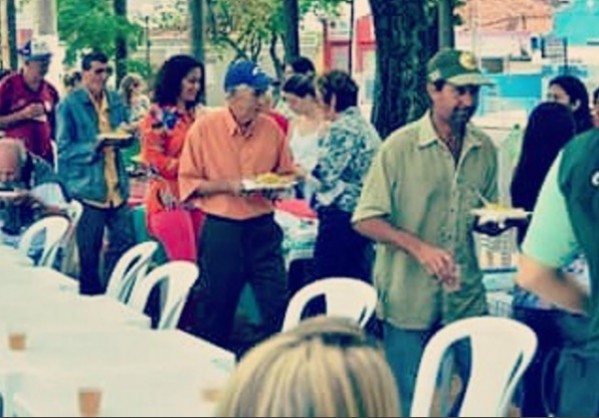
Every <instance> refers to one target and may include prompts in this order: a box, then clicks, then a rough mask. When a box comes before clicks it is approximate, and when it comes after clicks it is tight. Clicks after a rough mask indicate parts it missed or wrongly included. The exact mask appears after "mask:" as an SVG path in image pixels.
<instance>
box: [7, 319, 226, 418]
mask: <svg viewBox="0 0 599 418" xmlns="http://www.w3.org/2000/svg"><path fill="white" fill-rule="evenodd" d="M234 362H235V359H234V355H233V354H232V353H230V352H228V351H226V350H223V349H221V348H219V347H217V346H214V345H212V344H210V343H208V342H205V341H203V340H200V339H198V338H195V337H193V336H191V335H189V334H186V333H184V332H182V331H176V330H170V331H152V330H142V329H134V328H131V329H126V328H121V329H114V330H106V331H94V332H81V333H77V332H37V333H34V334H32V335H31V336H28V346H27V349H26V350H25V351H23V352H16V353H15V352H7V351H4V352H3V353H2V354H0V377H4V380H5V385H4V392H3V395H4V396H5V401H6V402H5V404H6V407H7V410H6V411H5V412H6V413H8V414H13V413H14V412H13V402H12V401H13V400H14V394H15V393H16V392H20V393H21V395H20V399H21V404H20V405H21V407H26V409H28V410H29V411H30V412H29V414H32V415H35V416H76V413H77V409H76V407H77V405H76V403H75V402H74V401H75V400H76V396H75V395H76V388H77V387H78V386H81V385H84V386H100V387H102V388H103V390H105V391H106V399H105V400H106V404H105V405H106V408H107V410H106V411H104V412H103V414H104V415H107V416H127V415H128V416H146V415H147V414H149V413H152V412H151V411H155V412H154V413H153V414H154V415H148V416H169V415H170V416H172V414H168V413H167V412H168V409H166V408H167V406H169V407H172V408H175V409H174V410H173V412H174V413H176V414H181V416H193V414H196V416H197V414H198V413H200V412H198V411H201V410H202V409H201V408H200V407H201V406H202V405H204V410H211V408H212V405H206V402H205V401H203V400H202V399H201V398H200V395H199V394H200V393H201V389H202V386H203V385H205V384H213V383H216V384H219V385H222V384H224V382H225V381H226V379H227V377H228V375H229V374H230V372H231V371H232V369H233V367H234ZM3 364H11V367H10V368H7V369H4V368H3V367H2V365H3ZM28 382H34V384H33V386H34V387H35V385H38V384H42V385H48V386H49V387H52V388H53V389H52V390H51V391H49V392H46V391H41V392H40V391H38V390H30V389H28V386H27V385H28ZM161 393H162V394H163V396H162V397H161V396H160V394H161ZM183 395H185V396H183ZM187 395H190V396H191V395H194V396H193V397H189V399H188V400H187V401H185V400H184V398H185V397H188V396H187ZM23 413H24V412H23ZM188 414H192V415H188Z"/></svg>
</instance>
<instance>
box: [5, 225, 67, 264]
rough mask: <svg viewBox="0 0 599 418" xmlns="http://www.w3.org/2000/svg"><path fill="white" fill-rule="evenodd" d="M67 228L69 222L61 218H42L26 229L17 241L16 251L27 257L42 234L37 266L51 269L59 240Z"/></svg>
mask: <svg viewBox="0 0 599 418" xmlns="http://www.w3.org/2000/svg"><path fill="white" fill-rule="evenodd" d="M68 228H69V220H68V219H66V218H64V217H62V216H47V217H45V218H42V219H40V220H38V221H36V222H34V223H33V224H31V225H30V226H29V228H27V230H26V231H25V233H23V236H22V237H21V239H20V241H19V245H18V246H17V249H18V250H19V252H21V253H22V254H23V255H25V256H29V253H30V251H31V250H32V249H33V246H34V245H35V244H36V242H34V240H36V239H37V236H38V234H42V233H43V234H44V237H45V239H44V245H43V249H42V255H41V256H40V258H39V260H38V262H37V265H39V266H48V267H51V266H52V265H54V261H55V260H56V254H57V252H58V246H59V243H60V240H61V239H62V238H63V237H64V235H65V233H66V232H67V229H68Z"/></svg>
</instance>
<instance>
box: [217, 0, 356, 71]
mask: <svg viewBox="0 0 599 418" xmlns="http://www.w3.org/2000/svg"><path fill="white" fill-rule="evenodd" d="M344 1H346V0H299V2H298V16H299V18H298V19H293V21H291V20H292V19H288V18H287V17H286V16H287V13H288V12H289V9H287V8H288V7H294V4H292V3H291V2H288V1H286V0H285V1H284V0H243V1H239V0H206V6H207V29H208V39H209V41H210V43H211V46H212V47H213V48H214V49H215V50H216V51H219V50H220V51H222V50H223V49H225V48H226V49H228V48H230V49H232V50H233V51H234V53H235V55H236V57H238V58H246V59H251V60H257V59H258V58H259V57H260V56H261V55H262V54H263V53H264V52H265V49H266V48H268V53H269V55H270V57H271V59H272V61H273V64H274V68H275V70H276V71H277V75H280V74H281V71H282V67H283V59H282V58H281V57H280V56H279V48H278V46H279V45H280V43H281V42H283V45H286V44H285V43H284V42H286V41H287V42H288V44H287V45H286V47H285V50H286V52H287V53H288V54H299V53H300V51H299V45H297V46H295V45H291V44H292V43H293V42H294V41H293V40H292V38H294V37H295V36H296V35H295V33H298V31H299V29H298V28H299V26H297V27H293V28H289V27H288V26H287V25H289V24H294V23H295V25H298V24H299V22H300V21H301V19H302V18H303V17H304V16H305V15H306V13H308V12H315V13H318V14H321V15H333V14H335V12H336V10H337V8H338V6H339V4H341V3H342V2H344ZM286 22H287V23H286ZM296 47H297V51H296Z"/></svg>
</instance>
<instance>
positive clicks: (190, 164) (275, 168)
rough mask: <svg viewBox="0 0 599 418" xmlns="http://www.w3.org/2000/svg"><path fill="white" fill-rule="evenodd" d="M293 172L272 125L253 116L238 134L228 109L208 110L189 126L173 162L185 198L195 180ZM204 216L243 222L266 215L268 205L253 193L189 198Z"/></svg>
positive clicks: (264, 118) (286, 149) (288, 154)
mask: <svg viewBox="0 0 599 418" xmlns="http://www.w3.org/2000/svg"><path fill="white" fill-rule="evenodd" d="M293 171H294V166H293V159H292V158H291V151H290V150H289V144H288V142H287V139H286V138H285V136H284V134H283V132H282V131H281V129H280V128H279V127H278V126H277V124H276V122H275V121H274V120H273V119H272V118H270V117H268V116H265V115H258V117H257V119H256V120H255V121H254V122H253V123H252V125H251V127H250V128H249V129H248V131H247V132H246V134H245V135H244V134H242V132H241V131H240V129H239V126H238V125H237V123H236V122H235V119H234V118H233V116H232V114H231V112H230V110H229V109H228V108H223V109H218V110H215V111H212V112H208V113H207V114H206V116H204V117H202V118H199V119H198V120H197V121H196V122H195V123H194V125H193V126H192V127H191V129H190V131H189V133H188V136H187V139H186V141H185V145H184V147H183V152H182V154H181V158H180V160H179V192H180V197H181V199H182V200H186V199H188V198H190V197H192V195H193V194H194V192H195V191H196V190H197V188H198V185H199V182H200V181H201V180H208V181H210V180H212V181H214V180H240V179H244V178H253V177H255V176H257V175H259V174H263V173H268V172H274V173H279V174H288V173H292V172H293ZM193 202H194V204H196V205H197V206H198V207H200V208H201V209H202V210H203V211H204V212H206V213H208V214H211V215H216V216H221V217H224V218H229V219H236V220H244V219H250V218H255V217H258V216H261V215H266V214H269V213H272V212H273V210H274V206H273V202H272V201H270V200H268V199H266V198H265V197H263V196H262V195H260V194H258V193H254V194H251V195H249V196H233V195H231V194H227V193H219V194H214V195H210V196H204V197H193Z"/></svg>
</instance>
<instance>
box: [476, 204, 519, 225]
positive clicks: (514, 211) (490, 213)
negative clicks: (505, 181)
mask: <svg viewBox="0 0 599 418" xmlns="http://www.w3.org/2000/svg"><path fill="white" fill-rule="evenodd" d="M471 213H472V214H473V215H476V216H480V217H481V219H482V218H484V219H485V220H486V221H496V222H502V221H505V220H507V219H526V218H528V216H529V215H530V214H531V212H530V211H527V210H525V209H523V208H512V207H509V206H504V205H502V204H499V203H489V204H487V205H485V206H483V207H482V208H477V209H472V210H471Z"/></svg>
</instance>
